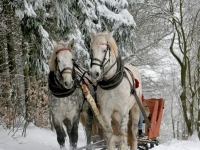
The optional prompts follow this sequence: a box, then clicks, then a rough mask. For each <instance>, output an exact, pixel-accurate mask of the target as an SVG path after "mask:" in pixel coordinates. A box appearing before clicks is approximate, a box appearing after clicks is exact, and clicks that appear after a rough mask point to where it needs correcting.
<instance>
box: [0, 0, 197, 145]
mask: <svg viewBox="0 0 200 150" xmlns="http://www.w3.org/2000/svg"><path fill="white" fill-rule="evenodd" d="M91 29H95V30H96V31H99V32H102V31H106V30H107V31H114V38H115V39H116V42H117V45H118V49H119V51H120V55H121V56H122V58H123V62H125V63H133V64H134V65H135V66H136V67H137V68H139V70H140V72H141V75H142V87H143V94H144V97H145V98H163V99H165V109H164V114H163V119H162V125H161V135H160V137H161V141H162V140H167V139H171V138H176V139H187V138H188V137H189V136H191V135H192V134H193V133H194V132H197V133H198V136H199V138H200V1H199V0H190V1H187V0H99V1H97V0H1V1H0V86H1V88H0V125H1V126H4V127H5V128H7V129H13V128H18V127H19V126H21V125H23V126H24V131H23V133H22V134H25V131H26V127H27V126H28V125H29V124H30V123H33V124H34V125H35V126H38V127H42V128H52V122H51V115H50V112H49V101H48V83H47V80H48V73H49V60H50V57H51V54H52V52H53V44H52V41H53V40H54V41H60V40H63V41H69V40H71V39H74V40H75V59H76V61H77V63H79V64H81V65H82V67H84V68H86V69H87V70H89V68H90V42H91Z"/></svg>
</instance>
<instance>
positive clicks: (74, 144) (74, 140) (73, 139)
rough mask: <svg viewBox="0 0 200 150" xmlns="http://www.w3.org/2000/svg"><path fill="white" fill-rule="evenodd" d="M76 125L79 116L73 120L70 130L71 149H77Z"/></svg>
mask: <svg viewBox="0 0 200 150" xmlns="http://www.w3.org/2000/svg"><path fill="white" fill-rule="evenodd" d="M78 124H79V116H78V117H76V118H74V122H73V125H72V130H71V146H72V147H73V149H76V148H77V141H78Z"/></svg>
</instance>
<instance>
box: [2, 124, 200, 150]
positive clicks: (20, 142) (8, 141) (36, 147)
mask: <svg viewBox="0 0 200 150" xmlns="http://www.w3.org/2000/svg"><path fill="white" fill-rule="evenodd" d="M21 133H22V129H20V128H18V130H16V131H14V132H13V131H10V130H5V129H4V128H3V127H2V126H0V150H59V145H58V143H57V140H56V133H55V132H52V131H51V130H47V129H41V128H38V127H35V126H34V125H29V126H28V128H27V135H26V137H22V136H21ZM85 143H86V140H85V132H84V130H83V127H82V126H81V125H79V141H78V147H81V146H84V145H85ZM67 145H68V143H66V146H67ZM151 150H200V141H199V139H198V137H197V135H196V134H195V135H193V136H192V137H191V138H189V140H188V141H178V140H175V139H174V140H172V141H168V142H166V143H164V144H160V145H159V146H156V147H154V148H153V149H151Z"/></svg>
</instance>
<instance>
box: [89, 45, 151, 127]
mask: <svg viewBox="0 0 200 150" xmlns="http://www.w3.org/2000/svg"><path fill="white" fill-rule="evenodd" d="M107 51H110V48H109V45H108V44H107V50H106V53H105V55H104V60H103V61H101V60H99V59H97V58H93V59H92V64H91V65H97V66H100V68H102V69H103V67H104V66H105V65H104V62H105V57H106V54H107ZM109 56H110V52H109ZM109 59H110V58H109ZM94 60H96V61H98V62H100V64H97V63H93V61H94ZM107 62H108V61H107ZM115 63H117V71H116V73H115V75H114V76H113V77H112V78H110V79H108V80H106V79H105V78H104V77H102V80H101V81H99V82H98V85H99V86H100V87H101V88H102V89H104V90H111V89H114V88H116V87H117V86H118V85H119V84H120V83H121V82H122V80H123V77H125V78H127V80H128V82H129V84H130V88H131V91H130V94H132V95H133V96H134V97H135V99H136V102H137V104H138V106H139V108H140V110H141V112H142V114H143V116H144V119H145V121H146V123H147V125H148V128H151V124H150V122H149V119H148V117H147V115H146V113H145V111H144V108H143V106H142V104H141V101H140V99H139V98H138V96H137V93H136V89H135V88H136V86H138V85H137V84H138V83H137V82H138V80H137V79H135V78H134V75H133V73H132V72H131V70H129V69H128V68H127V67H124V64H123V62H122V59H121V57H120V56H118V57H117V59H116V62H115ZM115 63H114V64H113V65H111V67H110V68H109V69H108V70H107V71H106V72H104V70H103V74H102V76H104V75H106V74H107V73H108V71H109V70H110V69H111V68H112V67H113V66H114V65H115ZM125 70H126V71H127V72H128V73H129V74H130V76H131V81H130V79H129V78H128V75H127V73H126V71H125ZM131 83H132V84H131ZM95 101H96V100H95Z"/></svg>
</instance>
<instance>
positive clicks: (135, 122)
mask: <svg viewBox="0 0 200 150" xmlns="http://www.w3.org/2000/svg"><path fill="white" fill-rule="evenodd" d="M139 112H140V111H139V107H138V105H137V104H136V103H135V104H134V106H133V107H132V108H131V116H132V128H131V130H132V135H133V139H132V146H131V148H130V150H137V132H138V121H139Z"/></svg>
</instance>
